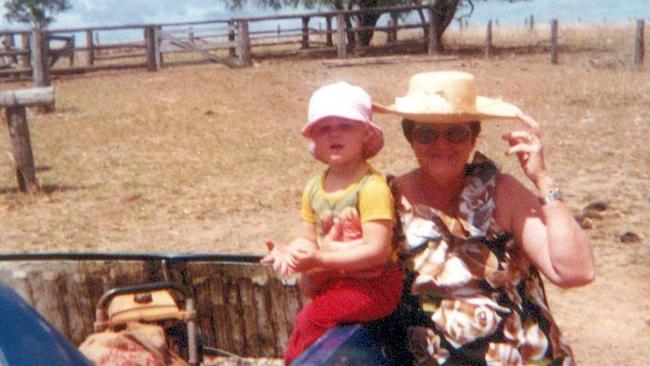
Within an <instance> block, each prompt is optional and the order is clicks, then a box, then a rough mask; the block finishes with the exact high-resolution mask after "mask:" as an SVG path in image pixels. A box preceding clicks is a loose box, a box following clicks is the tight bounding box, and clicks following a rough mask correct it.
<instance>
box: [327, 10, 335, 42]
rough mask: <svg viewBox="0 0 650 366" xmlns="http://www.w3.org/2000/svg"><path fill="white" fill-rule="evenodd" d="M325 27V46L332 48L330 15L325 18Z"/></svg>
mask: <svg viewBox="0 0 650 366" xmlns="http://www.w3.org/2000/svg"><path fill="white" fill-rule="evenodd" d="M325 25H326V27H327V35H326V36H325V45H326V46H327V47H333V46H334V42H332V16H331V15H328V16H326V17H325Z"/></svg>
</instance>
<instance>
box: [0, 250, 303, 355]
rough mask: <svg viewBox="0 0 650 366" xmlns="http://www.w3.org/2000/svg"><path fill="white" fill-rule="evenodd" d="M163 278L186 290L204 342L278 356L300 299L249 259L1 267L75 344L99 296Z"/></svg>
mask: <svg viewBox="0 0 650 366" xmlns="http://www.w3.org/2000/svg"><path fill="white" fill-rule="evenodd" d="M100 257H101V256H100ZM166 277H170V278H169V279H170V280H172V281H174V282H176V283H179V284H182V285H184V286H186V288H187V289H188V290H189V292H190V293H191V294H192V296H193V298H194V299H195V303H196V308H197V312H198V325H199V328H200V329H201V334H202V335H203V336H204V338H205V344H206V345H208V346H211V347H216V348H219V349H222V350H225V351H228V352H231V353H235V354H237V355H241V356H247V357H282V354H283V353H284V350H285V347H286V344H287V342H288V337H289V335H290V333H291V330H292V329H293V324H294V323H293V321H294V318H295V315H296V313H297V312H298V310H299V309H300V307H301V306H302V304H303V301H305V299H303V298H302V297H301V295H300V293H299V291H298V288H297V286H296V283H295V281H294V282H288V283H287V282H282V281H280V280H279V279H278V278H276V277H275V275H274V274H273V271H272V270H271V269H269V268H268V267H264V266H260V265H258V264H256V261H255V262H248V263H247V262H237V261H228V260H226V261H223V260H209V259H206V260H201V259H198V260H191V261H189V260H173V261H167V262H165V260H162V261H161V260H160V259H156V258H150V259H146V258H144V259H138V258H133V259H129V258H122V259H116V260H107V259H104V260H100V259H92V258H91V259H88V260H60V259H59V260H42V261H34V260H27V259H26V260H18V261H15V260H12V261H0V281H2V282H4V283H5V284H7V285H8V286H10V287H12V288H13V289H14V290H15V291H16V292H18V293H19V294H20V295H21V296H22V297H23V298H24V299H25V301H27V302H28V303H29V304H31V305H32V306H33V307H34V308H35V309H36V310H37V311H38V312H39V313H41V315H43V316H44V317H45V318H46V319H47V320H48V321H49V322H50V323H52V324H53V325H54V326H55V327H56V328H57V329H58V330H60V331H61V333H62V334H63V335H64V336H65V337H66V338H68V339H69V340H70V341H72V342H73V343H74V344H79V343H80V342H81V341H83V339H85V337H87V336H88V335H89V334H90V333H91V332H92V330H93V327H92V324H93V321H94V320H95V319H94V316H95V306H96V304H97V301H98V299H99V298H100V297H101V295H102V294H103V293H104V292H105V291H107V290H109V289H111V288H114V287H118V286H127V285H134V284H142V283H149V282H159V281H163V280H165V279H166Z"/></svg>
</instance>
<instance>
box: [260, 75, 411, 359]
mask: <svg viewBox="0 0 650 366" xmlns="http://www.w3.org/2000/svg"><path fill="white" fill-rule="evenodd" d="M371 108H372V107H371V101H370V97H369V96H368V94H367V93H366V92H365V91H364V90H363V89H361V88H360V87H357V86H352V85H350V84H348V83H345V82H338V83H334V84H330V85H327V86H324V87H322V88H320V89H318V90H317V91H316V92H315V93H314V94H313V95H312V97H311V99H310V101H309V122H308V123H307V125H306V126H305V127H304V128H303V131H302V133H303V135H304V136H305V137H307V138H309V139H310V140H311V141H310V146H309V150H310V152H311V153H312V154H313V155H314V157H315V158H316V159H318V160H319V161H321V162H323V163H324V164H326V165H327V169H326V170H325V171H324V172H323V173H322V174H320V175H318V176H316V177H314V178H312V179H311V180H310V181H309V182H308V183H307V186H306V187H305V189H304V191H303V196H302V211H301V217H302V227H301V232H300V235H299V236H298V238H296V239H295V240H294V241H293V242H292V243H291V244H290V245H289V248H288V249H284V248H279V247H277V246H276V245H275V243H273V241H270V240H269V241H267V246H268V249H269V254H268V255H267V256H265V257H264V258H263V259H262V263H267V264H272V265H273V268H274V269H275V270H276V272H278V273H279V274H281V275H288V274H290V273H292V272H298V273H301V274H302V276H301V279H300V287H301V290H302V291H303V292H304V293H305V294H306V295H307V296H310V297H311V298H312V299H311V301H310V302H309V303H307V304H306V305H305V306H304V307H303V309H302V310H301V311H300V313H299V314H298V316H297V318H296V325H295V329H294V331H293V333H292V335H291V338H290V340H289V345H288V347H287V350H286V353H285V362H286V364H287V365H289V364H290V363H291V362H292V361H293V360H294V359H295V358H296V357H298V356H299V355H300V354H301V353H302V352H303V351H304V350H305V349H306V348H308V347H309V346H310V345H311V344H312V343H313V342H315V341H316V340H317V339H318V338H319V337H320V336H321V335H322V334H323V333H325V331H327V330H328V329H330V328H333V327H335V326H336V325H337V324H343V323H359V322H368V321H371V320H376V319H380V318H383V317H386V316H388V315H389V314H390V313H391V312H392V311H393V310H394V309H395V307H396V306H397V304H398V302H399V299H400V296H401V293H402V277H401V274H400V271H399V269H398V267H397V264H396V261H395V260H392V259H391V258H392V257H394V256H391V255H392V254H394V251H393V248H392V243H391V238H392V226H393V215H394V213H393V198H392V195H391V192H390V188H389V187H388V185H387V184H386V180H385V178H384V177H383V176H382V175H380V174H379V173H377V171H375V170H374V169H373V168H372V167H371V166H370V164H369V163H368V162H367V159H369V158H371V157H373V156H374V155H375V154H377V153H378V152H379V150H381V148H382V146H383V141H384V140H383V133H382V131H381V128H380V127H379V126H377V125H375V124H374V123H373V122H372V121H371V116H372V109H371Z"/></svg>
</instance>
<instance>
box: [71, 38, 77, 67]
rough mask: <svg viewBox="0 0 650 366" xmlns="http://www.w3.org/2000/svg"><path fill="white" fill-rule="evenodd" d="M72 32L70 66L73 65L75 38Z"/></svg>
mask: <svg viewBox="0 0 650 366" xmlns="http://www.w3.org/2000/svg"><path fill="white" fill-rule="evenodd" d="M74 38H75V37H74V34H72V35H70V67H73V66H74V54H75V47H76V45H75V40H74Z"/></svg>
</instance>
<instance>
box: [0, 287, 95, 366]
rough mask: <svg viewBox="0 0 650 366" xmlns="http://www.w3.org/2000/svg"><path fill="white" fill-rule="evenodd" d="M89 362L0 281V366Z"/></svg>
mask: <svg viewBox="0 0 650 366" xmlns="http://www.w3.org/2000/svg"><path fill="white" fill-rule="evenodd" d="M5 365H6V366H23V365H25V366H27V365H29V366H40V365H43V366H59V365H60V366H76V365H80V366H92V363H91V362H90V361H88V359H86V358H85V357H84V356H83V355H82V354H81V353H80V352H79V351H78V350H77V349H76V348H75V347H74V346H73V345H72V344H70V343H69V342H68V341H67V340H66V339H65V338H64V337H63V336H62V335H61V333H59V332H58V331H57V330H56V329H54V327H53V326H52V325H50V324H49V323H48V322H47V321H46V320H45V319H44V318H43V317H42V316H41V315H40V314H38V313H37V312H36V311H35V310H34V309H32V307H31V306H29V305H28V304H27V303H26V302H25V301H24V300H23V299H22V298H21V297H20V296H19V295H18V294H16V293H15V292H14V291H13V290H12V289H10V288H9V287H7V286H6V285H4V284H3V283H0V366H5Z"/></svg>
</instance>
